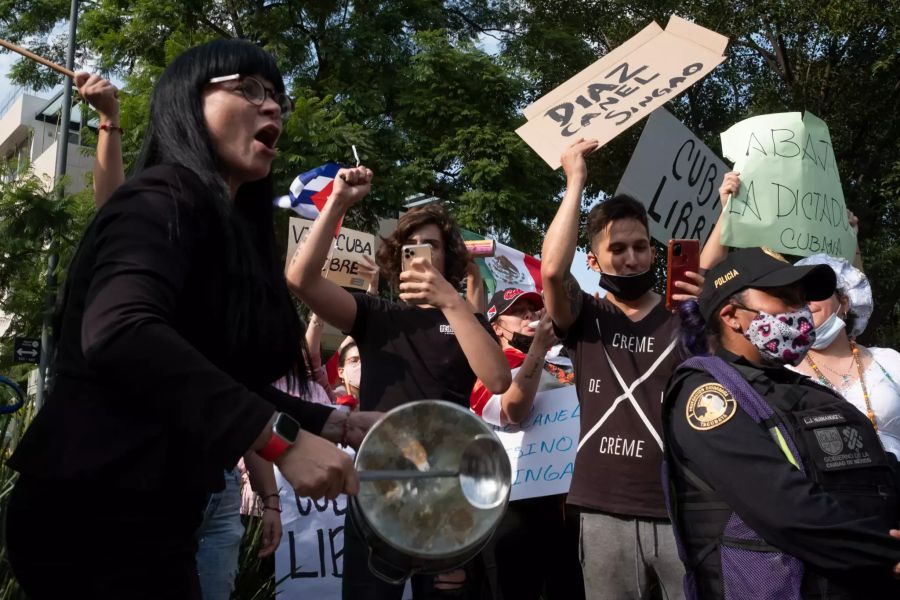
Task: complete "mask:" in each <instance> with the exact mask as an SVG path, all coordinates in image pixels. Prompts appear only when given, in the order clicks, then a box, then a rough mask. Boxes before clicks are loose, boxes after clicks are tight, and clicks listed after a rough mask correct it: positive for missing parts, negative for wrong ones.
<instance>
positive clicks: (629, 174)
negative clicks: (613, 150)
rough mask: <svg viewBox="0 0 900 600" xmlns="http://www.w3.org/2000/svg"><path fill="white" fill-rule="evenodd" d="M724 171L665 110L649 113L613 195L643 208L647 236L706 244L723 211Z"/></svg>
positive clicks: (707, 149) (666, 240) (716, 157)
mask: <svg viewBox="0 0 900 600" xmlns="http://www.w3.org/2000/svg"><path fill="white" fill-rule="evenodd" d="M727 171H728V166H727V165H726V164H725V163H724V162H723V161H722V159H720V158H719V157H718V156H717V155H716V153H715V152H713V151H712V150H710V149H709V148H708V147H707V146H706V144H704V143H703V142H702V141H701V140H700V139H699V138H698V137H697V136H695V135H694V134H693V133H692V132H691V130H690V129H688V128H687V127H685V126H684V125H683V124H682V123H681V121H679V120H678V119H676V118H675V117H674V116H672V114H670V113H669V112H668V111H666V110H665V109H664V108H658V109H656V110H655V111H653V114H652V115H650V118H649V119H648V120H647V125H646V126H645V127H644V131H643V133H641V139H640V140H639V141H638V144H637V147H636V148H635V150H634V153H633V154H632V155H631V160H630V161H629V162H628V167H627V168H626V169H625V174H624V175H622V179H621V180H620V181H619V187H618V188H617V189H616V194H628V195H629V196H632V197H634V198H635V199H637V200H639V201H640V202H641V203H642V204H643V205H644V206H645V207H646V208H647V222H648V223H649V225H650V235H651V236H653V238H655V239H656V240H659V241H660V242H661V243H663V244H666V243H668V241H669V240H671V239H692V240H700V244H701V246H702V245H703V244H705V243H706V240H707V238H709V234H710V233H712V229H713V227H714V226H715V224H716V221H717V220H718V218H719V214H720V213H721V212H722V208H721V203H720V202H719V186H720V185H721V184H722V178H723V177H724V175H725V173H726V172H727Z"/></svg>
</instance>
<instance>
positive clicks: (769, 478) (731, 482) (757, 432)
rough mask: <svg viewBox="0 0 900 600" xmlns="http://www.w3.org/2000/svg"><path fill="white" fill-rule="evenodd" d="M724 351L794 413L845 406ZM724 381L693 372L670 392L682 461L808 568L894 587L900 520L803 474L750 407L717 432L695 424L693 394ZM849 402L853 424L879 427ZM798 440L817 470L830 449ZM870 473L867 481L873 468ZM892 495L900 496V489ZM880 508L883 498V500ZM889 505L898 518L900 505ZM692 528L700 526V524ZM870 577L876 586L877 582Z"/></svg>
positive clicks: (785, 373) (670, 431)
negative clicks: (863, 575)
mask: <svg viewBox="0 0 900 600" xmlns="http://www.w3.org/2000/svg"><path fill="white" fill-rule="evenodd" d="M717 354H718V356H720V357H721V358H723V359H724V360H726V361H728V362H729V363H731V364H732V365H733V366H735V367H736V368H737V369H738V370H739V371H740V372H741V374H742V375H743V376H744V377H745V378H746V379H747V381H748V382H749V383H750V385H751V386H753V388H755V389H756V391H757V392H759V393H760V395H761V396H763V397H764V398H765V399H766V401H767V402H769V403H770V404H771V405H772V406H775V407H777V408H779V409H780V410H782V411H784V412H785V413H790V414H792V415H793V414H802V413H800V412H798V411H801V409H804V410H813V411H815V410H816V409H818V407H821V406H831V405H833V404H834V403H835V402H843V400H841V399H840V398H839V397H837V396H836V395H834V394H833V393H831V392H830V391H829V390H827V389H825V388H823V387H821V386H819V385H818V384H816V383H814V382H812V381H811V380H810V379H809V378H807V377H805V376H804V375H801V374H799V373H794V372H792V371H789V370H787V369H784V368H767V369H762V368H758V367H756V366H754V365H752V364H750V363H749V362H747V361H746V360H745V359H743V358H741V357H738V356H736V355H734V354H732V353H730V352H727V351H725V350H722V349H720V350H719V351H718V352H717ZM714 383H716V380H715V379H714V378H713V377H712V376H711V375H709V374H708V373H705V372H701V371H691V372H690V373H689V374H688V375H686V376H682V377H677V376H676V378H675V379H673V381H672V383H671V386H670V388H669V390H668V391H667V393H666V398H667V400H666V402H667V410H669V411H670V415H671V417H670V423H671V425H670V427H669V428H667V431H666V443H667V444H668V445H669V446H670V448H671V451H672V452H673V453H674V454H675V456H676V457H677V458H678V461H679V462H680V463H681V464H683V465H684V466H685V467H687V468H688V469H690V470H691V471H692V472H693V473H695V474H696V475H697V476H699V477H700V478H701V479H702V480H703V481H704V482H706V483H707V484H709V485H710V486H711V487H712V488H713V489H714V490H715V494H716V496H717V497H719V498H721V500H723V501H724V502H725V503H726V504H727V506H728V507H730V509H731V510H733V511H734V512H736V513H737V514H738V515H740V517H741V518H742V519H743V521H744V522H745V523H746V524H747V525H749V526H750V527H752V528H753V530H754V531H756V533H757V534H759V535H760V536H762V538H763V539H765V540H766V541H767V542H768V543H770V544H772V545H774V546H776V547H778V548H780V549H782V550H783V551H785V552H787V553H789V554H790V555H792V556H795V557H797V558H799V559H800V560H802V561H803V562H804V563H806V565H807V566H808V567H810V568H812V569H814V570H815V571H817V572H819V573H822V574H825V575H826V576H829V577H847V576H848V574H853V573H856V574H859V573H866V572H868V573H870V575H871V577H874V578H880V579H879V581H886V582H888V583H885V585H889V575H890V570H891V568H892V567H893V566H894V565H896V564H897V563H898V562H900V540H897V539H894V538H891V537H890V536H889V535H888V530H889V529H891V528H894V527H897V525H898V523H896V522H893V521H892V522H886V519H885V518H884V516H883V515H880V514H877V512H876V511H875V510H873V511H872V512H867V511H866V510H864V509H861V508H860V505H859V504H858V503H857V504H852V503H850V502H848V501H847V500H846V497H844V496H841V495H840V494H839V493H837V492H835V491H834V490H833V489H830V488H829V487H828V486H827V485H826V484H824V483H819V482H817V481H815V477H813V476H812V475H810V474H807V475H804V474H803V473H801V472H800V471H799V470H798V469H797V468H795V467H794V466H792V465H791V464H790V463H789V462H788V460H787V459H786V457H785V455H784V453H783V452H782V450H781V449H780V448H779V447H778V445H777V444H776V443H775V442H774V441H773V439H772V437H771V435H770V433H769V432H768V431H767V429H766V428H765V427H763V426H761V425H758V424H757V423H755V422H754V421H753V420H752V419H751V417H750V416H749V415H747V414H746V413H745V412H744V411H743V410H741V409H737V410H734V411H732V412H733V413H734V414H733V415H732V416H731V417H729V418H728V419H726V420H724V421H723V422H722V423H721V424H720V425H717V426H715V427H711V428H709V429H707V430H703V431H701V430H698V429H697V428H696V427H693V426H691V424H690V423H689V420H690V419H689V418H688V413H687V407H688V403H689V399H690V397H691V396H692V395H693V394H694V393H695V392H696V390H699V389H701V388H702V386H704V385H708V384H714ZM722 389H724V388H722ZM846 406H847V418H848V419H849V418H854V419H855V420H854V421H853V423H854V424H855V425H858V426H859V428H860V431H863V430H866V432H867V434H868V433H869V430H871V425H869V423H868V420H867V419H866V418H865V416H864V415H862V414H861V413H858V411H856V410H855V409H854V408H853V407H852V406H850V405H846ZM798 418H799V417H798ZM798 427H799V426H798ZM871 436H872V445H873V447H879V444H878V442H877V441H874V440H875V437H874V431H872V432H871ZM795 442H796V443H797V447H798V449H799V452H800V455H801V456H802V457H803V458H804V461H805V462H807V471H811V470H812V469H813V468H814V466H813V462H812V461H813V460H814V458H813V457H815V456H818V455H821V454H822V452H823V451H822V450H821V448H818V447H817V446H816V445H811V443H810V442H809V441H808V440H807V439H806V438H804V437H799V436H797V437H795ZM878 454H879V456H880V458H878V460H880V461H881V463H880V464H884V461H888V463H889V465H888V466H891V467H892V469H894V475H895V476H896V470H895V469H896V462H895V461H894V460H893V457H891V456H887V455H885V454H884V452H883V451H880V447H879V452H878ZM869 470H870V471H871V470H874V469H869ZM841 472H842V473H846V472H847V471H841ZM860 472H861V473H862V474H863V475H861V477H862V478H863V479H864V475H865V473H866V469H860ZM889 472H890V471H889ZM871 477H872V478H874V477H876V475H875V474H872V475H871ZM889 477H890V476H889ZM875 481H876V482H878V481H880V479H875ZM891 481H892V484H893V485H891V487H894V489H897V487H896V486H897V480H896V478H894V479H891ZM838 489H841V488H838ZM892 493H893V494H894V495H893V496H892V497H893V498H894V501H896V497H897V496H896V491H895V492H892ZM870 504H871V506H879V505H880V504H883V503H880V502H878V501H877V498H875V499H872V501H871V503H870ZM864 506H868V505H865V504H864ZM887 508H888V509H891V508H892V511H891V512H893V513H894V514H896V508H897V507H896V506H894V507H887ZM686 526H687V527H688V529H691V524H690V523H687V524H686ZM698 527H699V526H698ZM694 529H697V527H694ZM868 582H869V583H871V584H872V585H875V583H876V582H874V581H873V580H871V579H869V580H868ZM891 589H896V588H891ZM871 597H884V596H871Z"/></svg>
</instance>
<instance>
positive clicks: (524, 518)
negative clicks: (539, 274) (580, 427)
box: [470, 288, 584, 600]
mask: <svg viewBox="0 0 900 600" xmlns="http://www.w3.org/2000/svg"><path fill="white" fill-rule="evenodd" d="M486 314H487V318H488V321H489V322H490V323H491V326H492V327H493V328H494V333H496V334H497V337H498V338H499V340H500V347H501V348H502V349H503V353H504V355H505V356H506V359H507V361H509V366H510V369H511V370H512V376H513V382H512V385H510V386H509V389H508V390H507V391H505V392H504V393H502V394H492V393H491V392H490V391H488V390H487V389H486V388H485V387H484V385H483V384H482V383H481V382H480V381H478V382H476V383H475V387H474V389H473V390H472V396H471V399H470V408H471V410H472V411H473V412H474V413H475V414H477V415H479V416H481V417H482V418H483V419H484V420H485V421H487V422H488V423H490V424H491V425H494V426H497V427H504V426H507V425H517V424H519V423H521V422H523V421H524V420H526V419H527V418H529V415H531V414H532V410H538V409H537V407H535V405H534V403H535V401H536V399H538V398H539V396H540V394H541V393H542V392H544V391H546V390H549V389H556V388H559V387H561V386H563V385H572V384H573V383H574V377H573V374H572V368H571V361H569V360H568V359H567V358H563V357H551V356H550V354H552V353H551V352H548V350H550V349H551V346H552V345H553V344H555V343H556V341H557V340H556V336H554V335H553V324H552V322H551V320H550V317H549V316H548V315H547V314H545V313H544V301H543V299H542V298H541V295H540V294H539V293H537V292H531V291H523V290H521V289H518V288H507V289H504V290H499V291H497V292H496V293H495V294H494V295H493V296H492V297H491V299H490V302H489V303H488V308H487V313H486ZM562 373H565V375H563V376H562V377H560V374H562ZM544 406H546V405H544ZM523 445H524V442H523ZM565 499H566V495H565V494H555V495H549V496H539V497H534V498H523V499H519V500H515V501H512V502H510V503H509V505H508V506H507V509H506V513H504V515H503V519H502V520H501V521H500V524H499V525H498V526H497V531H495V532H494V535H493V536H492V537H491V541H490V542H489V543H488V546H487V547H486V548H485V564H486V565H487V568H488V577H489V578H490V580H491V581H492V583H493V584H494V585H496V588H497V591H498V592H499V597H502V598H516V599H518V600H530V599H531V600H538V599H539V598H541V597H542V594H543V598H545V599H546V600H556V599H561V600H562V599H565V600H578V599H579V598H581V599H583V598H584V583H583V580H582V574H581V565H580V564H579V560H578V535H577V529H575V528H574V527H570V526H569V525H568V523H569V522H568V521H567V518H566V517H567V515H566V512H565ZM547 548H553V551H552V552H545V549H547Z"/></svg>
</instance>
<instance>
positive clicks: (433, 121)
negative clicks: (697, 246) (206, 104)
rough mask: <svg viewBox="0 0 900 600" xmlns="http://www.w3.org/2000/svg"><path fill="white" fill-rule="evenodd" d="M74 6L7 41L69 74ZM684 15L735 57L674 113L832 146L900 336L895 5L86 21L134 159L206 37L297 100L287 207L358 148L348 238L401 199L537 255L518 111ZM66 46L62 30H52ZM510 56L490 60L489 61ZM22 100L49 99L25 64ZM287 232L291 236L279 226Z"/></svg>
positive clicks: (29, 0) (213, 5)
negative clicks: (161, 78) (167, 93)
mask: <svg viewBox="0 0 900 600" xmlns="http://www.w3.org/2000/svg"><path fill="white" fill-rule="evenodd" d="M68 6H69V2H68V0H0V15H9V16H8V17H2V16H0V36H3V37H6V38H8V39H12V40H13V41H19V42H27V45H29V46H31V47H34V48H38V49H41V50H44V51H46V52H47V53H48V54H49V55H50V56H51V57H55V58H57V59H59V58H61V48H62V46H63V41H64V36H62V37H61V36H59V35H55V34H54V33H53V32H54V30H53V25H52V24H53V23H56V22H59V21H60V20H63V19H65V18H67V15H68ZM672 13H677V14H679V15H681V16H683V17H686V18H688V19H692V20H695V21H696V22H698V23H700V24H701V25H704V26H706V27H709V28H711V29H714V30H716V31H718V32H720V33H722V34H724V35H726V36H728V37H729V38H730V40H731V44H730V46H729V49H728V51H727V52H728V59H727V60H726V62H725V63H723V65H721V66H720V67H719V68H718V69H716V70H715V71H714V72H713V73H712V74H711V75H710V76H709V77H707V78H705V79H704V80H703V81H702V82H700V83H699V84H697V85H695V86H693V87H691V88H689V89H688V90H687V91H686V92H685V93H684V94H683V95H682V96H680V97H679V98H678V99H676V100H674V101H672V102H670V103H669V104H668V105H667V108H669V109H670V110H672V111H673V112H674V113H675V114H677V115H678V116H679V117H680V118H682V119H683V120H684V122H685V123H686V124H687V125H688V126H689V127H690V128H691V129H692V130H693V131H694V132H695V133H697V134H698V135H699V136H701V137H702V138H703V139H704V140H705V141H706V142H707V144H709V145H710V147H712V148H719V147H720V145H719V142H718V134H719V133H720V132H721V131H723V130H724V129H726V128H727V127H728V126H730V125H731V124H733V123H734V122H736V121H738V120H740V119H743V118H746V117H748V116H751V115H754V114H762V113H767V112H777V111H787V110H810V111H812V112H813V113H815V114H816V115H818V116H820V117H822V118H823V119H825V121H826V122H827V123H828V124H829V127H830V129H831V134H832V138H833V140H834V143H835V152H836V155H837V157H838V161H839V165H840V169H841V173H842V177H843V181H844V187H845V194H846V197H847V201H848V204H849V206H850V207H851V209H853V210H854V212H856V213H857V214H858V215H859V217H860V219H861V229H862V231H861V239H862V240H863V250H864V253H865V256H866V261H867V267H868V269H869V271H870V273H871V274H872V275H873V277H872V280H873V284H874V286H875V289H876V298H877V300H878V302H879V305H880V306H881V307H882V308H883V309H884V310H880V311H878V312H877V313H876V316H875V318H874V319H873V323H872V327H871V330H870V336H871V335H874V336H875V339H878V340H883V341H884V342H888V341H889V340H891V339H895V338H893V337H891V336H892V334H891V333H890V332H891V331H893V329H895V328H896V327H897V322H898V318H900V317H898V315H897V312H896V305H897V300H898V298H900V285H897V284H895V283H894V278H893V277H890V276H889V274H890V271H889V269H890V268H891V266H892V265H893V264H895V262H896V261H895V259H896V258H897V256H896V253H897V252H898V250H897V247H898V244H897V240H896V239H895V238H896V236H897V235H898V234H897V233H896V232H897V231H898V227H897V226H898V225H900V223H898V222H897V219H898V211H897V206H896V197H897V192H898V191H900V190H898V185H900V175H898V170H900V167H898V147H897V145H898V141H897V140H898V139H900V136H898V133H900V131H898V122H900V118H898V111H897V108H898V107H897V102H898V100H897V98H898V94H897V91H898V90H897V85H898V84H897V81H900V77H898V75H900V65H898V52H897V50H898V47H900V44H898V35H900V34H898V30H900V29H898V27H897V26H898V24H900V23H898V21H900V16H898V13H900V8H898V7H897V5H896V3H873V2H868V1H864V0H839V1H836V2H829V3H815V2H811V1H810V0H779V1H775V0H762V1H758V2H749V1H744V0H729V1H725V0H712V1H710V0H686V1H680V2H674V1H673V0H653V1H635V0H606V1H604V2H587V1H584V2H572V1H562V0H448V1H444V2H434V1H433V0H396V1H390V2H388V1H376V0H364V1H361V2H353V3H350V2H347V1H337V0H314V1H313V0H310V1H303V0H281V1H279V0H227V1H226V0H215V1H213V0H187V1H184V2H173V1H170V0H95V1H93V2H90V3H88V2H84V3H82V10H81V16H80V24H79V33H78V36H79V40H78V41H79V48H80V56H85V57H91V58H92V59H94V60H95V64H97V65H99V67H100V68H101V69H102V70H104V71H105V72H108V73H112V74H115V75H117V76H118V77H120V78H123V79H124V80H125V81H126V83H127V87H128V89H129V92H130V95H129V96H128V98H127V99H126V100H125V101H124V102H123V104H124V106H123V117H122V118H123V122H124V123H125V124H126V130H127V131H128V133H129V135H128V136H127V139H126V140H125V142H126V154H127V155H128V157H131V158H133V156H134V155H135V153H136V151H137V148H138V147H139V144H140V141H141V136H140V132H141V131H142V129H143V127H142V126H143V124H144V123H146V119H147V113H148V111H147V103H148V94H149V91H150V89H151V88H152V84H153V82H154V80H155V78H156V77H157V76H158V74H159V72H160V70H161V69H162V68H163V67H164V66H165V64H166V63H167V62H168V61H169V60H170V59H171V58H172V57H173V56H174V55H175V54H177V53H178V52H180V51H181V50H182V49H184V48H186V47H189V46H192V45H194V44H197V43H200V42H202V41H204V40H207V39H211V38H214V37H223V36H237V37H244V38H247V39H250V40H252V41H255V42H257V43H260V44H262V45H263V46H265V47H266V48H267V49H269V50H270V51H272V52H273V53H274V54H275V55H276V56H277V57H278V60H279V62H280V65H281V67H282V69H283V71H284V73H285V75H286V77H287V79H288V81H289V87H290V88H291V90H292V92H293V93H294V94H295V95H296V96H297V98H298V109H297V112H296V113H295V115H294V116H293V117H292V118H291V120H290V122H289V123H288V124H287V127H286V129H285V133H284V135H283V138H282V142H281V144H280V148H281V156H280V157H279V160H278V162H277V163H276V177H277V178H278V180H279V183H280V184H281V186H282V187H285V186H286V185H287V184H288V182H289V181H290V180H291V178H292V177H293V176H294V175H296V173H297V172H299V171H302V170H304V169H306V168H310V167H312V166H315V165H317V164H320V163H321V162H323V161H325V160H338V161H341V162H350V160H351V153H350V150H349V146H350V144H356V145H357V147H358V148H359V149H360V154H361V155H362V157H363V160H364V161H365V163H366V164H367V165H370V166H371V167H372V168H373V169H374V170H375V171H376V176H377V180H376V186H375V189H374V191H373V194H372V197H371V198H369V199H368V200H367V201H366V202H365V203H364V205H363V206H362V207H360V209H358V210H356V211H354V212H353V213H352V214H351V215H350V218H349V220H348V223H349V224H350V225H352V226H357V227H371V226H372V225H373V224H374V221H375V218H376V217H378V216H387V215H390V214H392V213H394V212H395V211H396V209H397V208H398V207H400V206H401V204H402V200H403V198H404V197H406V196H408V195H410V194H413V193H417V192H428V193H434V194H436V195H438V196H440V197H443V198H445V199H446V200H447V201H448V202H449V203H450V204H451V206H452V207H453V209H454V210H455V213H456V214H457V216H458V218H459V220H460V222H461V223H462V224H463V225H465V226H467V227H468V228H470V229H474V230H477V231H485V232H490V233H493V234H495V235H498V236H499V237H500V239H501V240H503V241H506V242H508V243H511V244H513V245H515V246H518V247H521V248H522V249H524V250H528V251H532V252H533V251H536V250H538V248H539V245H540V241H541V232H542V231H543V229H544V227H545V226H546V224H547V222H548V221H549V219H550V218H551V216H552V213H553V210H554V208H555V199H556V197H557V196H558V194H559V192H560V191H561V189H562V184H563V181H562V178H561V177H560V174H559V173H553V172H551V171H549V169H547V168H546V166H545V165H543V163H542V162H541V161H540V160H539V159H538V158H537V157H536V156H535V155H534V153H533V152H531V151H530V150H529V149H528V148H527V147H525V146H524V145H523V144H522V142H521V141H520V140H519V139H518V137H517V136H515V134H514V129H515V128H516V127H517V126H518V125H519V124H520V123H521V122H522V117H521V114H520V113H519V109H521V107H522V106H524V105H525V104H526V103H528V102H530V101H532V100H534V99H535V98H537V97H539V96H540V95H542V94H543V93H546V92H547V91H549V90H551V89H552V88H553V87H555V86H556V85H558V84H559V83H561V82H562V81H564V80H566V79H567V78H568V77H570V76H571V75H572V74H574V73H575V72H577V71H578V70H579V69H581V68H583V67H585V66H587V65H588V64H590V63H591V62H593V61H594V60H596V59H597V57H599V56H601V55H603V54H604V53H606V52H607V51H609V50H610V49H612V48H614V47H616V46H618V45H619V44H621V43H622V42H624V41H625V40H627V39H628V38H629V37H631V36H632V35H634V34H635V33H637V32H638V31H639V30H640V29H641V28H643V27H645V26H646V25H647V24H648V23H649V22H650V21H651V20H656V21H657V22H658V23H660V24H662V25H664V24H665V22H666V21H667V19H668V17H669V15H670V14H672ZM57 31H58V30H57ZM494 40H499V42H498V44H497V45H498V52H497V53H494V54H487V53H485V52H483V51H482V50H481V49H479V45H478V43H477V42H479V41H480V42H484V41H487V42H490V43H491V44H493V43H494ZM15 76H16V78H17V79H18V80H20V81H25V80H28V81H31V82H37V83H39V84H40V83H42V82H43V83H46V82H47V81H48V80H49V77H50V76H48V75H47V74H46V72H45V70H44V69H43V68H38V67H35V66H34V65H31V64H28V65H26V64H25V63H20V64H19V66H17V69H16V71H15ZM640 130H641V127H633V128H632V129H631V130H629V131H628V132H626V133H625V134H623V135H621V136H619V137H618V138H617V139H615V140H613V141H612V142H611V143H610V144H609V145H608V146H607V147H605V148H604V149H603V150H601V151H600V152H598V153H597V154H596V155H595V157H593V158H592V160H591V163H592V165H591V179H590V181H589V186H588V195H589V196H591V197H595V196H599V195H602V194H604V193H610V192H612V191H613V190H614V189H615V187H616V183H617V181H618V179H619V177H620V176H621V173H622V172H623V170H624V168H625V165H626V164H627V161H628V158H629V156H630V155H631V152H632V150H633V149H634V145H635V143H636V140H637V137H638V135H639V134H640ZM284 218H286V217H284Z"/></svg>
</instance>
